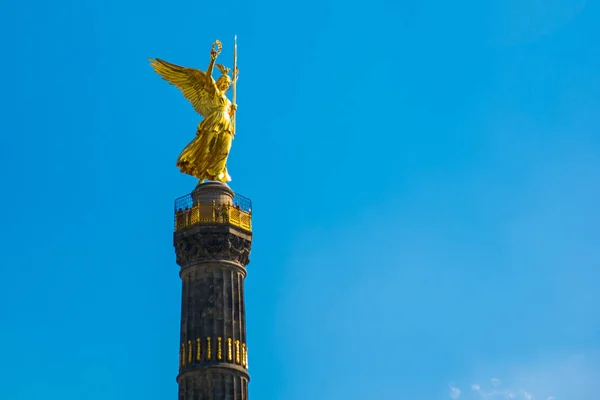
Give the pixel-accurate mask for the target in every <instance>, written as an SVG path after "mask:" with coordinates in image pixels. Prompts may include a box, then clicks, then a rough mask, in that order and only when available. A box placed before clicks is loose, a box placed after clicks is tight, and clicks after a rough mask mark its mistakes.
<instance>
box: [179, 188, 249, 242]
mask: <svg viewBox="0 0 600 400" xmlns="http://www.w3.org/2000/svg"><path fill="white" fill-rule="evenodd" d="M196 224H204V225H233V226H237V227H238V228H241V229H243V230H245V231H248V232H252V202H251V201H250V199H248V198H246V197H243V196H240V195H238V194H236V195H235V196H234V197H233V202H232V203H231V204H216V203H215V204H200V203H196V204H194V200H193V197H192V193H190V194H188V195H185V196H183V197H180V198H178V199H177V200H175V231H176V232H177V231H179V230H181V229H183V228H185V227H188V226H191V225H196Z"/></svg>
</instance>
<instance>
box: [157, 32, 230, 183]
mask: <svg viewBox="0 0 600 400" xmlns="http://www.w3.org/2000/svg"><path fill="white" fill-rule="evenodd" d="M221 48H222V45H221V42H220V41H218V40H217V41H215V42H214V43H213V46H212V48H211V51H210V63H209V64H208V68H207V69H206V72H202V71H200V70H197V69H194V68H185V67H180V66H178V65H175V64H171V63H169V62H166V61H164V60H161V59H159V58H157V59H156V60H154V59H150V62H151V65H152V67H153V68H154V71H156V73H158V74H159V75H160V76H162V77H163V79H165V80H166V81H168V82H169V83H170V84H172V85H175V86H176V87H177V88H179V89H180V90H181V92H182V93H183V95H184V96H185V97H186V98H187V99H188V100H189V101H190V102H191V103H192V106H194V109H195V110H196V112H198V114H200V115H202V116H203V117H204V120H203V121H202V122H200V123H199V124H198V130H197V131H196V137H195V138H194V140H192V141H191V142H190V143H189V144H188V145H187V146H186V147H185V148H184V149H183V151H182V152H181V154H180V155H179V159H178V160H177V166H178V167H179V169H180V170H181V172H183V173H184V174H188V175H192V176H194V177H196V178H198V179H200V181H201V182H202V181H204V180H211V181H218V182H229V181H231V177H230V176H229V173H228V172H227V165H226V164H227V157H228V156H229V150H230V149H231V141H232V140H233V136H234V134H235V127H234V125H235V123H234V115H235V111H236V109H237V105H236V104H233V103H232V102H231V101H229V99H228V98H227V96H226V93H227V91H228V90H229V87H230V86H231V84H232V78H230V77H229V75H228V73H229V71H230V70H229V68H225V67H224V66H223V65H221V64H215V62H216V60H217V57H218V55H219V53H220V52H221ZM234 63H235V53H234ZM215 65H216V67H217V68H219V70H220V71H221V73H222V75H221V76H220V77H219V78H218V79H217V81H216V82H215V80H214V79H213V77H212V71H213V67H214V66H215ZM233 79H234V80H236V79H237V68H236V67H235V65H234V71H233ZM233 83H234V84H235V82H233ZM234 101H235V90H234Z"/></svg>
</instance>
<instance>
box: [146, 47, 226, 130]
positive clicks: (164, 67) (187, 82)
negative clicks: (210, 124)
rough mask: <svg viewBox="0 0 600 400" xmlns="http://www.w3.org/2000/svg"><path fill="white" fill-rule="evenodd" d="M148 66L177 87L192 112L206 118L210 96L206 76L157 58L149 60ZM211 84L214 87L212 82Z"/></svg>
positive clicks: (195, 70)
mask: <svg viewBox="0 0 600 400" xmlns="http://www.w3.org/2000/svg"><path fill="white" fill-rule="evenodd" d="M150 65H152V67H153V68H154V71H156V73H157V74H159V75H160V76H162V78H163V79H164V80H166V81H168V82H169V83H170V84H172V85H175V86H176V87H178V88H179V89H180V90H181V92H182V93H183V95H184V96H185V98H186V99H188V100H189V101H190V103H192V105H193V106H194V110H196V111H197V112H198V113H199V114H200V115H202V116H203V117H205V118H206V116H207V115H208V114H209V113H210V110H209V109H208V107H207V99H208V97H209V95H210V89H211V88H209V87H208V82H207V81H206V74H205V73H204V72H202V71H200V70H197V69H194V68H185V67H180V66H179V65H175V64H171V63H170V62H166V61H164V60H161V59H160V58H157V59H156V60H153V59H150ZM211 81H212V82H213V85H214V80H212V77H211Z"/></svg>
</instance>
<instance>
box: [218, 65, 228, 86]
mask: <svg viewBox="0 0 600 400" xmlns="http://www.w3.org/2000/svg"><path fill="white" fill-rule="evenodd" d="M217 68H219V70H220V71H221V73H222V74H223V75H221V76H220V77H219V79H217V87H218V88H219V90H221V91H223V92H226V91H227V89H229V86H230V85H231V78H230V77H229V75H228V74H229V71H231V70H230V69H229V68H227V67H225V66H224V65H222V64H217Z"/></svg>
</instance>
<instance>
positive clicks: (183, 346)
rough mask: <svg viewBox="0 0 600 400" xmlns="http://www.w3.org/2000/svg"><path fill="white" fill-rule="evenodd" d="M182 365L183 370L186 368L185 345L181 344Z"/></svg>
mask: <svg viewBox="0 0 600 400" xmlns="http://www.w3.org/2000/svg"><path fill="white" fill-rule="evenodd" d="M179 355H180V357H179V358H180V364H181V368H183V367H185V343H181V350H180V353H179Z"/></svg>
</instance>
